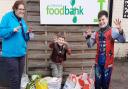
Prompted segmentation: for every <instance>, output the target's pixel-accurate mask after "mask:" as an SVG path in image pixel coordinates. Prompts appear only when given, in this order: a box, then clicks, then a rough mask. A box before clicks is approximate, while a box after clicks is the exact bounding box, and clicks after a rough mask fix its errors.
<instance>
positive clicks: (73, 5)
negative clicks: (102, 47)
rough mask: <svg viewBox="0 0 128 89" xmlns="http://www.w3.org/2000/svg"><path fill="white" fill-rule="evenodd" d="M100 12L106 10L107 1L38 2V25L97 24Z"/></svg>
mask: <svg viewBox="0 0 128 89" xmlns="http://www.w3.org/2000/svg"><path fill="white" fill-rule="evenodd" d="M100 10H108V0H40V23H41V24H50V25H62V24H67V25H68V24H69V25H74V24H98V19H97V15H98V12H99V11H100Z"/></svg>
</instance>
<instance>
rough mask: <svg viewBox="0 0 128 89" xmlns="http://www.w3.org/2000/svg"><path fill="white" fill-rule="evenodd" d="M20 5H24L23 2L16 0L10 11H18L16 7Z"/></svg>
mask: <svg viewBox="0 0 128 89" xmlns="http://www.w3.org/2000/svg"><path fill="white" fill-rule="evenodd" d="M20 4H22V5H24V2H23V0H17V1H16V2H15V3H14V5H13V7H12V9H13V10H17V9H18V6H19V5H20Z"/></svg>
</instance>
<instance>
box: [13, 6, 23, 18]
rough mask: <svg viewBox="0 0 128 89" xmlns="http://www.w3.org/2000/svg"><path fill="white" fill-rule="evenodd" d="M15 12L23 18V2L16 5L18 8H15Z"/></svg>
mask: <svg viewBox="0 0 128 89" xmlns="http://www.w3.org/2000/svg"><path fill="white" fill-rule="evenodd" d="M15 14H16V15H17V16H18V17H19V18H23V17H24V14H25V7H24V5H23V4H20V5H19V6H18V8H17V9H16V10H15Z"/></svg>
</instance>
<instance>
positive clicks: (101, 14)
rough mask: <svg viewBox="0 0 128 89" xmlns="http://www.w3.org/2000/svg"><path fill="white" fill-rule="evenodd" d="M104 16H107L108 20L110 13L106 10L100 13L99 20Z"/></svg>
mask: <svg viewBox="0 0 128 89" xmlns="http://www.w3.org/2000/svg"><path fill="white" fill-rule="evenodd" d="M103 15H105V16H106V17H107V18H108V12H107V11H105V10H102V11H100V12H99V13H98V19H99V18H100V17H102V16H103Z"/></svg>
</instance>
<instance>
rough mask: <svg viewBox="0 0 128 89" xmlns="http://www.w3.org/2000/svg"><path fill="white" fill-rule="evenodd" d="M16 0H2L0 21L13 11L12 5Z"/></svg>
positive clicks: (0, 1) (0, 0) (0, 2)
mask: <svg viewBox="0 0 128 89" xmlns="http://www.w3.org/2000/svg"><path fill="white" fill-rule="evenodd" d="M15 1H16V0H0V7H1V8H0V20H1V18H2V16H3V15H4V14H5V13H6V12H8V11H10V10H11V9H12V5H13V4H14V2H15Z"/></svg>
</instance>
